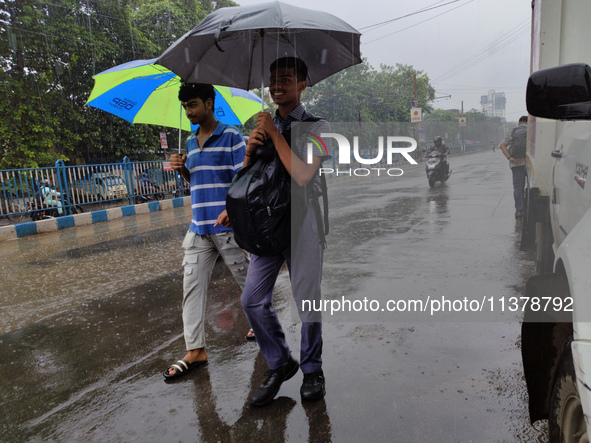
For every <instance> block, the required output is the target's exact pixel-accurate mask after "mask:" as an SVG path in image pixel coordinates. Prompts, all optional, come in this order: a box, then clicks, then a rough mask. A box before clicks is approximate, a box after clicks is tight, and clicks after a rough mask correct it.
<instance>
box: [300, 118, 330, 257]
mask: <svg viewBox="0 0 591 443" xmlns="http://www.w3.org/2000/svg"><path fill="white" fill-rule="evenodd" d="M320 120H324V119H323V118H322V117H318V116H317V115H314V114H312V113H310V116H308V118H306V119H305V120H304V121H305V122H312V123H313V122H317V121H320ZM310 184H311V186H310V189H313V187H314V180H313V179H312V181H311V182H310ZM320 187H321V190H322V203H323V206H324V227H323V226H322V223H321V222H320V220H321V217H320V213H319V212H320V204H318V199H316V204H315V205H314V206H315V209H314V210H315V211H317V212H316V221H317V222H318V234H319V235H320V236H321V239H320V241H321V243H323V244H324V245H325V247H326V238H325V236H326V235H328V231H329V226H328V187H327V186H326V177H325V176H324V175H321V176H320ZM316 207H318V209H316Z"/></svg>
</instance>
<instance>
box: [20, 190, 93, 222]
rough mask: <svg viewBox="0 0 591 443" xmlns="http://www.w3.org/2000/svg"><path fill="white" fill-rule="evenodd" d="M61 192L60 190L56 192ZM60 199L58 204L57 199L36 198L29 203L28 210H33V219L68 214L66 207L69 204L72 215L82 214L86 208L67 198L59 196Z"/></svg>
mask: <svg viewBox="0 0 591 443" xmlns="http://www.w3.org/2000/svg"><path fill="white" fill-rule="evenodd" d="M56 194H59V192H56ZM59 199H60V201H59V204H58V201H57V200H50V199H45V200H44V199H35V200H33V201H31V202H30V203H29V202H28V203H27V210H28V211H31V212H30V213H31V218H32V219H33V221H36V220H45V219H48V218H57V217H61V216H63V215H66V211H65V208H66V207H68V206H69V208H70V211H71V213H72V215H74V214H82V213H83V212H84V209H82V206H78V205H71V206H70V203H69V201H68V199H67V198H65V197H61V195H60V197H59Z"/></svg>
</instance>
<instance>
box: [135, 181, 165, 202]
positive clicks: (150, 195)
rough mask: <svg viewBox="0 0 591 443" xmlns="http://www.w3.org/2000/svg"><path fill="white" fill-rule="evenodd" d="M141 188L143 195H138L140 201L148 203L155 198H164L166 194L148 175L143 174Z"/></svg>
mask: <svg viewBox="0 0 591 443" xmlns="http://www.w3.org/2000/svg"><path fill="white" fill-rule="evenodd" d="M139 190H140V192H141V195H138V196H137V201H138V202H139V203H146V202H151V201H155V200H162V199H163V198H164V194H162V193H161V192H160V186H158V185H156V184H155V183H154V182H152V181H151V180H150V179H149V178H148V177H146V176H143V177H142V178H141V180H140V182H139Z"/></svg>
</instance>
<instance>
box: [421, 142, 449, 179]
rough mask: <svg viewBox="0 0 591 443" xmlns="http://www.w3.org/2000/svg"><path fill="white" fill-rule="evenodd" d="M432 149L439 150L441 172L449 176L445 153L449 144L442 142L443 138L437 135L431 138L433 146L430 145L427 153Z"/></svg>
mask: <svg viewBox="0 0 591 443" xmlns="http://www.w3.org/2000/svg"><path fill="white" fill-rule="evenodd" d="M433 151H439V152H440V153H441V155H442V157H441V159H442V162H443V173H444V174H445V176H446V178H449V163H448V161H447V155H448V154H449V152H450V149H449V146H447V145H446V144H445V143H443V139H442V138H441V137H440V136H437V137H435V138H434V139H433V146H431V148H430V149H429V152H428V153H427V155H428V154H429V153H431V152H433Z"/></svg>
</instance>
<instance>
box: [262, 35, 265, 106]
mask: <svg viewBox="0 0 591 443" xmlns="http://www.w3.org/2000/svg"><path fill="white" fill-rule="evenodd" d="M264 46H265V30H264V29H261V102H262V103H261V112H265V51H264V49H265V48H264Z"/></svg>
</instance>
